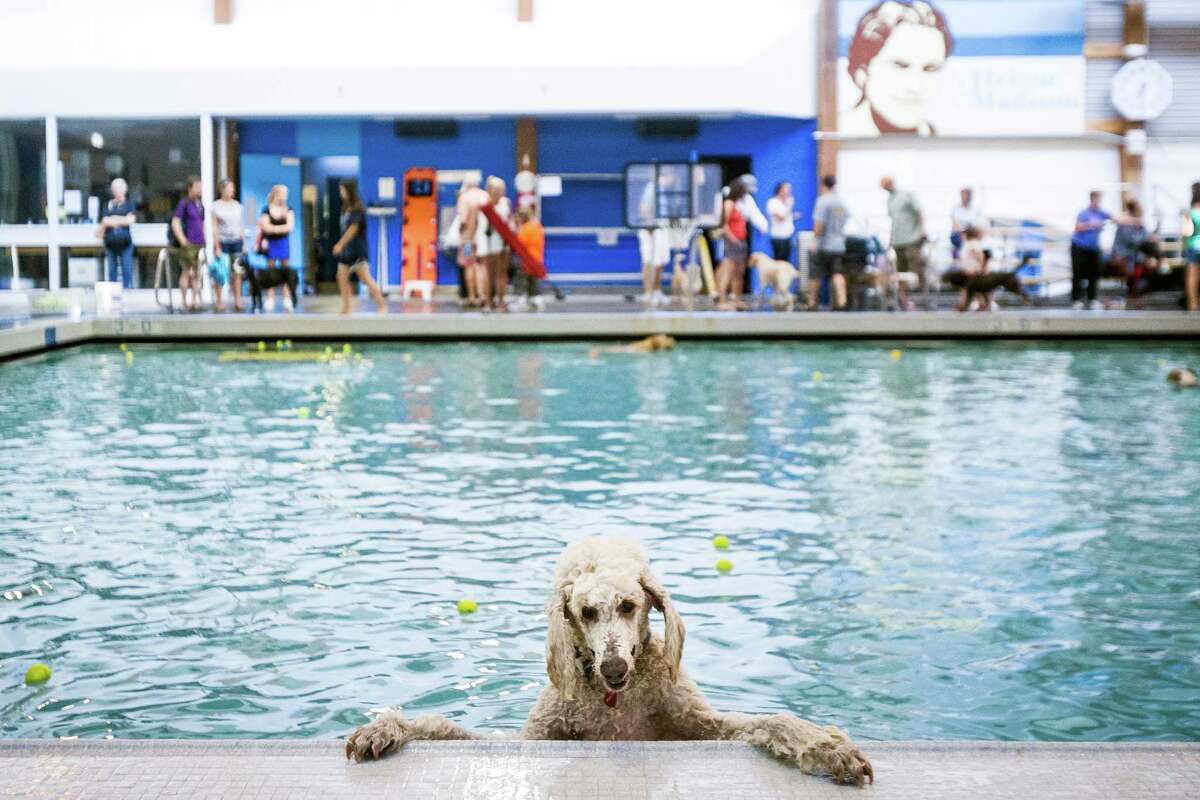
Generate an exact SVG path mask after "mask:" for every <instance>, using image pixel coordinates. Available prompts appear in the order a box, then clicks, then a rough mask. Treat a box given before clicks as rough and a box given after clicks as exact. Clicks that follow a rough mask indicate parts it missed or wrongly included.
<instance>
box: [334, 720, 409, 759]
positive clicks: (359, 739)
mask: <svg viewBox="0 0 1200 800" xmlns="http://www.w3.org/2000/svg"><path fill="white" fill-rule="evenodd" d="M404 732H405V722H404V718H403V717H401V716H400V715H399V714H397V713H396V712H395V711H385V712H384V713H382V714H380V715H379V716H378V717H376V718H375V719H374V720H372V721H371V722H368V723H367V724H366V725H363V726H362V727H361V728H359V729H358V730H356V731H355V732H354V733H352V734H350V736H348V737H347V738H346V758H349V759H352V760H353V761H370V760H371V759H377V758H383V757H384V756H386V755H387V754H388V753H391V752H392V751H393V750H398V749H399V748H400V746H401V745H403V744H404V742H405V736H404Z"/></svg>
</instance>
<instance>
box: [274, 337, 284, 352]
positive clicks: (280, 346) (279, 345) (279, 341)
mask: <svg viewBox="0 0 1200 800" xmlns="http://www.w3.org/2000/svg"><path fill="white" fill-rule="evenodd" d="M275 349H276V350H282V349H283V339H276V340H275Z"/></svg>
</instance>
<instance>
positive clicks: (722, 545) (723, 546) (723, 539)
mask: <svg viewBox="0 0 1200 800" xmlns="http://www.w3.org/2000/svg"><path fill="white" fill-rule="evenodd" d="M713 547H715V548H717V549H718V550H728V549H729V537H728V536H726V535H725V534H723V533H719V534H717V535H716V536H714V537H713Z"/></svg>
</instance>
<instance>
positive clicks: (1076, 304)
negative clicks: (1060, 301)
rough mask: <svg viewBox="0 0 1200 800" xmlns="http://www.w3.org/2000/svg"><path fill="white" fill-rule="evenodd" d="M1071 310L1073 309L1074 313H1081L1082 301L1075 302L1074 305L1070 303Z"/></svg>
mask: <svg viewBox="0 0 1200 800" xmlns="http://www.w3.org/2000/svg"><path fill="white" fill-rule="evenodd" d="M1071 308H1073V309H1075V310H1076V311H1083V301H1082V300H1076V301H1075V302H1074V303H1071Z"/></svg>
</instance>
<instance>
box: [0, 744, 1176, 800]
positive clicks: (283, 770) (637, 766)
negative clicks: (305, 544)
mask: <svg viewBox="0 0 1200 800" xmlns="http://www.w3.org/2000/svg"><path fill="white" fill-rule="evenodd" d="M860 744H861V746H862V749H863V751H864V752H865V753H866V754H867V755H868V756H869V757H870V758H871V760H872V763H873V764H874V766H875V770H876V775H877V777H878V783H877V784H876V785H875V786H873V787H870V788H869V789H868V790H866V791H868V792H870V795H869V796H871V797H873V798H881V799H882V798H905V799H908V798H938V797H969V798H975V799H977V800H987V799H989V798H1063V800H1066V799H1067V798H1071V799H1072V800H1074V799H1075V798H1101V797H1103V798H1134V799H1135V800H1136V798H1155V800H1170V799H1171V798H1184V797H1189V798H1191V797H1196V796H1197V795H1198V794H1200V743H1170V742H1167V743H1134V744H1111V743H1061V744H1060V743H1030V742H861V743H860ZM382 795H388V796H397V797H404V798H406V800H407V799H408V798H431V799H437V798H472V799H473V800H475V799H477V798H490V797H504V798H512V799H513V800H517V799H518V798H539V799H540V800H545V798H576V797H578V798H582V797H588V798H652V797H653V798H676V797H678V798H700V797H719V798H721V799H722V800H740V799H741V798H755V799H756V800H757V799H758V798H775V797H780V798H784V797H786V798H813V799H814V800H820V799H821V798H835V797H856V796H859V795H858V794H857V792H856V790H855V789H853V788H850V787H842V786H836V785H834V784H832V783H830V782H829V781H828V780H825V779H822V778H817V777H811V776H805V775H802V774H800V773H798V772H797V771H795V770H793V769H790V768H788V767H786V766H784V765H782V764H780V763H778V762H776V761H773V760H772V759H770V758H768V757H766V756H764V755H762V754H760V753H759V752H758V751H756V750H754V749H752V748H750V747H747V746H745V745H741V744H735V743H728V742H522V741H483V742H420V743H415V744H413V745H410V746H409V747H408V748H406V749H405V751H404V752H402V753H400V754H398V755H396V756H393V757H390V758H387V759H385V760H384V761H382V762H379V763H373V764H359V765H355V764H349V763H347V762H346V761H345V759H344V757H343V756H342V744H341V743H340V742H337V741H311V740H305V741H230V740H225V741H153V740H143V741H101V740H88V741H81V740H77V741H53V740H0V797H23V798H26V797H27V798H49V797H54V798H59V797H89V798H93V797H95V798H108V797H139V798H146V799H147V800H153V798H159V797H197V798H263V797H306V798H307V797H314V798H317V797H319V798H337V797H367V796H382Z"/></svg>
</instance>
